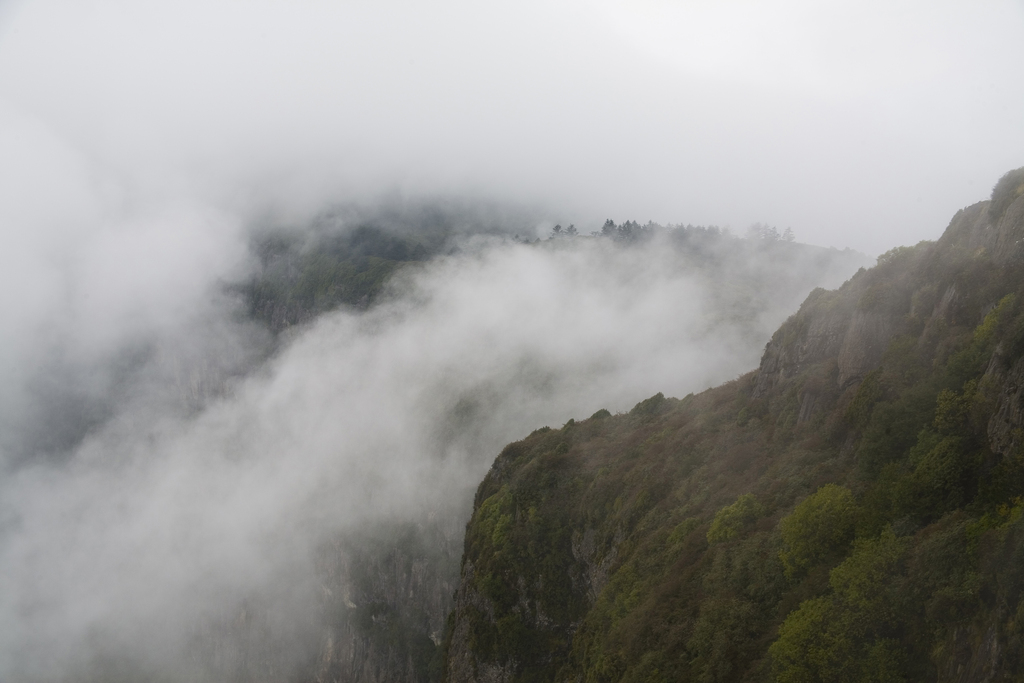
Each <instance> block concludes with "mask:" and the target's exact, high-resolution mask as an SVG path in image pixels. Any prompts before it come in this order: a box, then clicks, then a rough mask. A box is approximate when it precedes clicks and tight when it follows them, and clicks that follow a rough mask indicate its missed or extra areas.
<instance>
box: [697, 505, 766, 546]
mask: <svg viewBox="0 0 1024 683" xmlns="http://www.w3.org/2000/svg"><path fill="white" fill-rule="evenodd" d="M760 514H761V506H760V505H758V503H757V499H756V498H755V497H754V494H752V493H746V494H743V495H742V496H740V497H739V498H737V499H736V502H734V503H732V504H731V505H726V506H725V507H723V508H722V509H721V510H719V511H718V512H716V513H715V518H714V520H712V522H711V528H710V529H708V534H707V537H708V543H721V542H722V541H731V540H732V539H734V538H736V537H737V536H739V535H740V534H741V533H742V532H743V531H744V530H745V529H746V528H747V527H749V526H750V525H751V524H752V523H753V522H754V521H755V520H756V519H757V518H758V517H759V516H760Z"/></svg>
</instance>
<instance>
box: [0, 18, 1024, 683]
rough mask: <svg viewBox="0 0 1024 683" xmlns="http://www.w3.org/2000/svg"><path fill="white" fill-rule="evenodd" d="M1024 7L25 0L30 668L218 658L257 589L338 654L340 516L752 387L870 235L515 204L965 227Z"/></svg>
mask: <svg viewBox="0 0 1024 683" xmlns="http://www.w3.org/2000/svg"><path fill="white" fill-rule="evenodd" d="M723 7H724V8H725V9H723ZM879 17H881V19H879ZM1022 17H1024V8H1022V6H1021V5H1020V4H1019V3H1017V4H1014V3H1008V2H1004V3H991V4H986V5H985V6H982V7H967V6H958V5H952V4H950V5H935V4H934V3H928V4H924V3H918V4H914V3H908V4H905V5H900V6H899V7H898V8H896V9H891V8H890V5H889V4H884V3H877V4H871V3H867V4H865V3H856V4H855V5H854V4H849V5H839V6H836V7H835V8H833V9H831V10H828V11H825V10H821V9H818V8H816V6H812V5H811V4H807V3H796V2H793V3H784V4H782V5H780V6H779V10H778V12H772V13H771V14H766V12H765V10H764V9H763V8H761V7H760V5H759V4H757V3H733V4H725V5H722V4H719V3H701V2H695V3H679V4H673V3H663V2H645V3H620V4H618V3H586V4H583V3H574V2H558V3H518V4H516V6H515V7H514V8H513V7H511V6H509V7H505V6H497V5H493V6H492V5H486V6H485V5H480V4H479V3H457V2H445V3H439V4H438V3H431V4H430V5H425V4H420V3H399V2H385V3H361V2H351V3H326V2H313V1H311V2H304V3H289V4H285V3H274V2H249V3H236V2H226V1H220V2H204V3H191V2H184V3H175V4H173V5H161V4H157V3H146V2H143V3H135V2H132V3H129V2H117V1H115V0H96V1H87V2H60V1H56V0H54V1H39V2H11V3H8V4H4V5H0V151H2V154H0V226H2V227H0V231H2V232H0V235H2V237H3V240H4V241H3V248H2V249H0V316H2V320H3V324H2V326H0V467H2V470H0V679H3V680H83V679H88V678H89V677H91V676H94V677H98V678H104V677H107V678H109V677H110V676H111V675H112V674H110V671H112V670H113V669H111V668H110V667H115V669H116V667H117V666H122V665H124V666H128V667H129V668H128V669H127V670H126V671H127V672H128V673H124V674H123V675H124V676H126V677H128V678H139V677H143V678H145V677H150V678H154V679H158V680H183V679H187V680H201V679H202V678H203V677H204V676H205V677H207V678H209V679H211V680H216V679H217V677H218V676H219V675H222V674H224V672H225V671H229V670H230V666H231V665H230V662H228V663H226V664H225V663H224V661H227V660H231V657H230V656H227V655H217V657H221V660H223V661H221V660H217V661H221V663H220V664H216V666H213V665H210V664H209V661H208V660H202V658H201V657H199V660H202V661H199V660H197V657H198V655H195V652H196V648H197V646H196V642H197V640H198V641H217V638H215V637H213V636H209V633H210V631H209V629H214V630H215V629H216V628H218V626H217V625H218V624H224V623H233V622H234V621H237V619H238V618H239V617H238V615H239V614H245V613H246V610H255V611H258V612H259V613H260V614H262V615H263V617H262V618H263V619H264V620H265V628H266V634H269V635H266V634H265V636H263V639H262V640H260V641H259V642H261V643H263V644H265V645H266V644H271V645H272V646H273V648H276V649H275V650H274V653H272V654H271V655H268V657H269V659H270V660H272V661H273V662H274V663H275V666H278V667H279V670H280V671H284V672H285V673H284V674H282V676H283V677H286V674H287V672H288V671H291V669H290V668H289V667H293V666H302V665H305V664H306V663H307V662H308V659H309V657H310V656H311V654H310V652H311V651H315V650H316V649H317V648H319V647H320V639H321V638H322V633H320V632H319V631H318V630H317V629H318V628H319V627H320V626H321V624H320V622H319V621H318V619H319V618H320V617H319V616H317V610H318V609H319V607H318V601H320V600H321V597H322V594H323V592H324V591H325V590H326V589H327V588H326V586H325V585H322V576H321V575H320V574H318V571H317V568H316V567H315V566H314V565H315V564H316V556H317V552H318V549H320V548H322V547H323V546H324V544H325V543H330V542H332V539H337V538H338V537H339V534H340V535H344V534H345V533H349V532H356V531H359V530H365V529H372V528H375V527H374V525H377V524H381V523H387V522H390V521H396V520H397V521H399V522H405V521H409V522H417V523H419V522H422V521H423V520H434V521H433V522H431V523H434V524H440V525H442V526H444V525H447V526H446V527H445V528H446V529H447V528H450V529H452V530H454V531H453V533H457V532H458V530H459V528H460V526H461V524H463V523H464V522H465V519H466V518H467V516H468V513H469V509H468V505H469V503H470V500H471V495H472V491H473V489H474V488H475V486H476V485H477V483H478V482H479V480H480V478H481V477H482V476H483V475H484V473H485V472H486V470H487V468H488V467H489V465H490V463H491V462H492V460H493V459H494V457H495V456H496V455H497V453H498V452H499V451H500V448H501V447H502V445H504V444H505V443H507V442H509V441H512V440H515V439H518V438H522V437H523V436H525V435H526V434H528V433H529V432H530V431H532V430H534V429H536V428H538V427H540V426H543V425H552V426H559V425H561V424H562V423H564V422H565V421H566V420H568V419H570V418H574V419H582V418H586V417H587V416H589V415H590V414H591V413H593V412H594V411H596V410H598V409H600V408H607V409H609V410H611V411H613V412H618V411H625V410H628V409H629V408H630V407H631V406H632V405H633V404H634V403H636V402H637V401H639V400H641V399H644V398H646V397H648V396H650V395H652V394H654V393H655V392H658V391H662V392H664V393H665V394H666V395H675V396H683V395H685V394H687V393H689V392H695V391H700V390H702V389H704V388H707V387H709V386H712V385H714V384H717V383H720V382H723V381H728V380H730V379H732V378H734V377H736V376H738V375H739V374H741V373H743V372H746V371H748V370H750V369H752V368H753V367H755V366H756V364H757V361H758V357H759V354H760V351H761V350H762V349H763V347H764V344H765V342H766V341H767V340H768V338H769V337H770V335H771V333H772V331H774V329H775V328H776V327H777V325H778V324H779V323H780V322H781V321H782V320H784V319H785V317H786V316H787V315H789V314H791V313H792V312H794V311H795V310H796V307H797V306H798V305H799V303H800V301H801V300H802V299H803V297H804V296H805V295H806V293H807V292H808V291H809V290H810V289H811V288H812V287H813V286H817V285H823V286H829V287H834V286H838V285H839V284H840V283H841V282H842V281H843V280H844V279H845V278H846V277H848V276H849V275H850V274H852V272H853V271H855V270H856V268H857V267H858V266H859V265H863V264H865V261H867V262H870V259H866V260H865V259H864V258H862V257H861V256H859V255H857V254H853V253H848V252H847V253H842V252H835V251H833V252H827V251H804V252H800V255H797V256H792V257H791V258H789V260H787V259H781V258H778V254H777V253H776V252H772V251H770V250H766V248H764V247H763V245H760V246H759V245H758V244H756V243H755V242H756V241H754V240H742V239H738V238H735V237H731V238H726V239H725V241H724V242H722V245H724V246H722V247H720V248H719V250H718V251H717V252H715V253H714V254H712V256H714V257H715V258H712V259H711V261H710V262H709V263H706V264H704V263H700V262H697V261H695V260H694V259H693V258H690V257H686V256H685V255H682V256H681V255H680V252H679V251H678V250H677V249H675V248H674V247H672V246H671V244H670V243H669V242H668V241H666V240H667V238H666V237H665V236H664V235H662V237H661V238H658V239H654V240H653V241H650V242H645V243H643V244H638V245H632V246H622V245H617V244H615V243H613V242H611V241H609V240H603V239H597V238H594V239H590V238H583V237H581V238H577V239H575V240H571V241H558V240H552V241H550V242H548V241H545V242H541V243H539V244H531V245H524V244H521V243H519V242H513V241H511V240H509V239H508V236H509V235H511V234H514V233H517V232H518V233H520V234H522V235H523V236H524V237H529V238H532V239H535V238H537V237H538V236H539V237H547V235H548V234H549V231H550V228H551V227H552V225H554V224H555V223H556V222H560V223H561V224H563V225H565V224H568V223H569V222H574V223H575V225H576V226H578V227H579V228H580V232H581V233H583V234H588V233H590V232H591V231H592V230H599V229H600V227H601V224H602V223H603V221H604V219H605V218H608V217H612V218H615V219H616V220H618V221H622V220H626V219H638V220H640V221H646V220H648V219H654V220H658V221H660V222H663V223H669V222H676V221H683V222H692V223H702V224H712V223H714V224H717V225H721V226H727V227H729V228H730V229H731V230H732V232H733V234H734V235H743V234H744V233H745V231H746V228H747V226H749V225H750V224H751V223H753V222H755V221H765V222H767V223H769V224H771V225H777V226H778V227H779V229H780V230H781V229H782V228H784V227H792V228H793V230H794V231H795V232H796V235H797V238H798V239H799V240H800V241H801V242H808V243H814V244H822V245H826V246H829V245H834V246H837V247H840V248H842V247H847V246H850V247H854V248H856V249H860V250H862V251H864V252H867V253H869V254H877V253H879V252H882V251H884V250H886V249H888V248H890V247H892V246H896V245H897V244H901V243H913V242H916V241H918V240H920V239H925V238H929V239H932V238H935V237H937V236H938V235H939V233H940V231H941V229H942V227H943V226H944V225H945V224H946V222H947V221H948V219H949V217H950V215H952V213H953V212H954V211H955V210H956V209H958V208H960V207H961V206H963V205H966V204H969V203H971V202H973V201H976V200H978V199H982V198H984V197H986V196H987V195H988V192H989V189H990V187H991V185H992V184H993V183H994V182H995V180H996V179H997V178H998V177H999V176H1000V175H1001V174H1002V173H1003V172H1004V171H1005V170H1007V169H1009V168H1011V167H1014V166H1019V165H1020V163H1021V161H1020V159H1021V157H1022V156H1024V129H1022V128H1021V127H1020V125H1019V122H1020V121H1021V120H1024V95H1022V92H1021V90H1020V88H1017V87H1014V85H1015V83H1016V75H1017V74H1016V73H1015V72H1016V69H1017V65H1019V64H1020V63H1024V46H1022V45H1021V42H1020V41H1019V40H1018V37H1019V35H1020V31H1021V28H1022V26H1021V24H1022ZM451 202H455V204H456V205H458V206H461V207H463V208H465V207H467V206H468V207H480V206H483V207H491V208H488V209H486V210H481V211H476V212H474V211H468V212H463V213H462V214H459V215H461V216H462V218H459V216H458V215H457V216H456V217H455V218H456V219H458V220H462V221H463V223H466V225H465V226H463V227H464V228H465V229H464V230H462V232H461V236H460V238H459V239H458V240H457V242H456V243H453V245H452V246H453V247H454V248H452V249H448V250H445V251H444V252H443V253H441V254H440V255H439V256H438V257H437V258H435V259H434V260H432V261H430V262H428V263H424V264H417V265H416V266H415V267H409V268H405V269H403V270H402V271H401V272H400V274H399V276H398V277H397V278H396V279H395V280H394V281H393V282H392V283H391V285H390V287H391V288H390V290H389V292H388V296H385V297H383V299H382V300H381V302H380V303H379V304H377V305H375V306H373V307H371V308H369V310H354V309H341V310H338V311H334V312H332V313H328V314H326V315H324V316H321V317H320V318H318V319H316V320H314V321H312V322H311V323H308V324H305V325H301V326H297V327H295V328H292V329H289V330H287V331H286V332H285V333H283V334H282V335H279V336H274V334H273V333H272V332H271V331H269V330H267V329H265V328H264V327H262V326H261V325H260V324H259V323H257V322H255V321H254V320H252V319H251V318H249V317H247V315H246V311H245V309H244V306H243V303H242V302H241V301H240V299H239V297H238V296H237V295H236V294H234V293H233V292H234V290H233V289H232V286H231V285H232V284H233V283H239V282H244V281H245V280H246V278H248V277H250V276H251V275H252V273H253V272H255V270H256V269H257V268H258V264H257V260H256V258H255V257H254V255H253V253H252V250H251V248H250V247H251V245H252V239H253V235H255V234H260V231H265V230H267V229H268V226H270V227H271V228H288V229H290V230H293V231H298V232H299V233H302V232H303V231H304V230H306V229H307V228H308V227H309V226H310V225H314V224H315V223H316V220H317V217H318V216H322V215H323V212H325V211H327V210H329V208H330V207H332V206H334V207H336V206H339V205H343V206H357V207H363V210H365V212H367V214H366V215H391V214H389V213H388V212H389V211H391V208H389V207H395V206H399V207H402V206H407V207H414V208H415V207H419V206H431V205H443V206H451V205H452V204H451ZM494 207H499V208H498V209H494ZM461 210H462V209H460V211H461ZM489 212H490V213H489ZM495 212H497V213H495ZM456 213H458V212H456ZM411 215H415V211H414V210H413V211H412V214H411ZM481 215H497V216H499V217H498V218H495V219H494V221H495V222H496V224H499V227H501V229H500V230H490V229H487V230H485V229H484V228H483V226H482V225H481V224H480V222H481V219H480V216H481ZM347 227H351V226H345V225H342V226H341V227H340V228H339V229H347ZM402 229H403V230H406V231H413V232H414V231H415V229H416V224H415V220H412V221H411V222H408V224H406V225H404V226H403V228H402ZM475 233H488V234H475ZM503 235H504V236H503ZM716 259H717V260H716ZM758 283H772V284H773V287H769V288H767V289H766V288H764V287H761V288H759V287H758V286H757V284H758ZM437 520H441V521H437ZM346 599H347V598H346ZM256 603H259V606H258V607H252V605H253V604H256ZM247 606H248V607H247ZM204 629H206V630H204ZM204 634H206V635H204ZM223 639H224V640H230V637H228V636H224V637H223ZM236 646H237V643H236ZM200 649H201V648H200ZM313 654H315V652H314V653H313ZM214 659H215V660H216V657H214ZM111 662H113V664H111ZM125 662H127V664H124V663H125ZM197 662H198V663H197ZM211 666H212V668H211ZM218 666H219V667H220V668H217V667H218ZM118 670H120V669H118Z"/></svg>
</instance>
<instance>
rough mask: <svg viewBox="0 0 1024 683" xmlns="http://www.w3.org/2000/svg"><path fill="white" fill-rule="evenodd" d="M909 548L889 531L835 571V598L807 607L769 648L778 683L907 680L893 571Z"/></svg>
mask: <svg viewBox="0 0 1024 683" xmlns="http://www.w3.org/2000/svg"><path fill="white" fill-rule="evenodd" d="M905 552H906V543H905V542H904V541H902V540H900V539H898V538H896V536H895V535H894V534H893V533H892V531H891V530H889V531H886V532H885V533H883V534H882V535H881V536H880V537H878V538H877V539H873V540H870V541H860V542H858V543H857V545H856V548H855V549H854V552H853V554H852V555H851V556H850V557H849V558H848V559H847V560H846V561H844V562H843V563H842V564H840V565H839V566H838V567H836V568H835V569H833V570H832V572H831V574H830V576H829V586H830V588H831V589H832V590H831V594H830V595H826V596H822V597H820V598H814V599H812V600H808V601H806V602H804V603H802V604H801V605H800V608H799V609H797V610H796V611H795V612H793V613H792V614H790V615H789V616H788V617H786V620H785V621H784V622H783V624H782V626H781V627H780V628H779V637H778V640H776V641H775V643H773V644H772V646H771V648H769V653H770V654H771V658H772V671H773V673H774V676H775V679H776V680H777V681H779V683H801V682H803V681H851V682H854V681H857V682H859V681H864V682H865V683H866V682H868V681H903V680H906V678H907V676H906V663H905V662H906V653H905V651H904V649H903V648H902V646H901V644H900V643H899V641H898V640H897V639H895V638H894V637H893V636H894V635H895V634H897V633H898V632H899V629H898V627H899V604H900V597H899V594H898V589H899V583H898V582H894V581H893V574H894V571H895V570H896V569H897V568H898V564H899V562H900V560H901V559H902V558H903V555H904V554H905Z"/></svg>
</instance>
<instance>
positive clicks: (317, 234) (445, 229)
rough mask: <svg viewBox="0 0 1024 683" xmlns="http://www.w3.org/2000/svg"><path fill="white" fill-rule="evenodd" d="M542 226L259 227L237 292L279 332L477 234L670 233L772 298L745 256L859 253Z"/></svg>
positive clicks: (476, 222)
mask: <svg viewBox="0 0 1024 683" xmlns="http://www.w3.org/2000/svg"><path fill="white" fill-rule="evenodd" d="M534 232H535V226H533V225H531V224H530V222H529V221H527V220H526V219H525V218H524V217H522V216H513V215H505V214H488V213H486V212H484V213H481V211H480V210H479V208H477V209H474V208H472V207H463V206H445V205H438V206H422V207H405V208H404V209H402V208H401V207H400V208H398V209H394V210H391V211H384V210H382V211H379V212H377V213H360V212H357V211H354V210H351V211H342V210H339V211H338V212H337V213H328V214H325V215H323V216H320V217H319V218H318V219H316V220H315V221H313V223H312V224H311V225H309V226H306V227H305V228H303V229H301V230H292V229H285V228H280V227H279V228H276V229H270V230H266V231H263V232H261V233H259V234H258V235H257V236H256V237H255V238H254V239H253V241H252V243H251V251H252V255H253V257H254V260H255V262H256V265H257V267H256V269H255V271H254V273H253V274H252V275H251V276H250V277H249V278H248V279H247V280H246V281H244V282H241V283H236V284H235V285H234V286H233V290H234V291H235V292H236V293H238V294H239V295H240V297H241V299H242V300H243V303H244V307H245V309H246V314H247V316H248V317H249V318H250V319H253V320H256V321H258V322H260V323H262V324H264V325H265V326H267V327H268V328H269V329H270V330H271V331H273V332H275V333H276V332H280V331H282V330H284V329H287V328H289V327H291V326H293V325H297V324H302V323H306V322H309V321H311V320H313V319H315V318H316V317H317V316H319V315H320V314H322V313H325V312H327V311H330V310H333V309H336V308H339V307H349V308H354V309H366V308H369V307H370V306H372V305H373V304H375V303H377V302H378V301H380V300H381V298H382V297H384V296H385V295H386V293H387V291H388V284H389V282H391V280H392V278H393V276H394V275H395V274H396V273H398V272H400V271H402V270H403V269H407V268H409V267H410V266H415V265H416V264H419V263H423V262H425V261H428V260H430V259H432V258H435V257H438V256H442V255H450V254H453V253H456V252H458V251H460V249H461V247H462V246H465V244H466V243H467V241H469V240H470V239H471V238H472V237H474V236H478V237H479V236H489V237H492V238H499V239H505V240H510V241H512V242H515V243H519V244H534V245H536V246H537V247H539V248H544V247H551V248H571V247H572V246H573V245H577V246H578V245H580V244H582V243H584V242H585V241H587V240H593V239H598V240H605V241H607V242H609V243H615V244H617V245H619V246H620V247H622V248H627V247H629V246H638V245H642V244H645V243H648V242H650V241H651V240H652V239H655V238H656V237H664V238H666V241H667V243H668V244H669V245H671V246H672V247H673V248H674V250H675V251H676V254H677V256H679V257H680V263H684V264H686V265H687V266H689V267H691V268H693V269H694V270H695V271H699V270H709V269H713V268H718V269H723V267H735V266H736V265H737V263H739V262H741V260H742V262H743V263H744V266H745V268H743V269H740V270H742V271H743V272H737V273H736V274H735V277H736V278H737V279H742V278H743V277H744V276H746V277H748V278H754V279H759V280H760V281H759V282H758V283H757V284H758V286H755V287H753V289H752V290H751V293H752V294H754V295H757V294H760V295H763V294H764V292H763V291H762V290H763V289H764V284H765V283H764V282H763V280H764V279H765V277H764V273H763V272H761V271H763V270H768V269H770V268H771V266H770V265H768V266H763V267H761V268H760V269H759V268H756V267H754V266H753V265H752V264H751V263H748V261H747V260H744V259H748V260H749V261H757V260H764V261H772V262H773V263H774V262H775V261H778V260H780V259H781V260H784V261H790V262H794V267H793V269H792V271H791V274H792V272H798V271H800V270H806V271H808V277H810V278H811V279H813V278H815V277H820V273H821V272H824V271H827V270H829V269H830V268H834V267H840V268H842V267H847V266H848V265H849V263H855V262H858V261H860V258H861V255H860V254H857V253H856V252H853V251H851V250H848V249H847V250H845V251H842V252H840V251H838V250H836V249H824V248H821V247H814V246H810V245H806V244H798V243H794V237H793V234H792V231H791V230H789V229H787V230H786V231H785V233H779V231H778V230H777V229H775V228H772V227H768V226H767V225H762V224H756V225H754V226H751V228H750V230H749V231H748V234H747V240H745V241H741V240H739V238H737V237H735V236H733V235H731V234H730V233H729V231H728V230H722V229H719V228H718V227H717V226H694V225H682V224H679V225H667V226H664V225H660V224H658V223H654V222H648V223H646V224H644V225H641V224H639V223H637V222H635V221H625V222H624V223H622V224H619V225H616V224H615V222H614V221H612V220H610V219H609V220H607V221H606V222H605V224H604V226H603V227H602V229H601V230H600V231H593V232H591V233H590V235H589V236H587V237H584V236H583V235H580V234H579V233H578V232H577V230H576V228H575V226H572V225H570V226H569V227H568V228H565V229H563V228H562V226H561V225H556V226H554V228H553V229H552V231H551V233H550V235H548V237H547V238H546V239H544V240H541V239H540V238H534V239H533V240H531V239H529V238H526V237H521V236H520V234H523V235H527V234H531V233H534ZM799 259H802V261H801V263H800V265H799V266H797V264H796V263H795V261H796V260H799ZM804 261H807V263H804ZM790 279H792V280H793V281H794V282H796V281H798V280H800V278H793V277H791V278H790ZM752 298H756V297H752ZM755 303H756V302H755ZM745 315H750V313H749V312H747V313H745Z"/></svg>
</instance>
